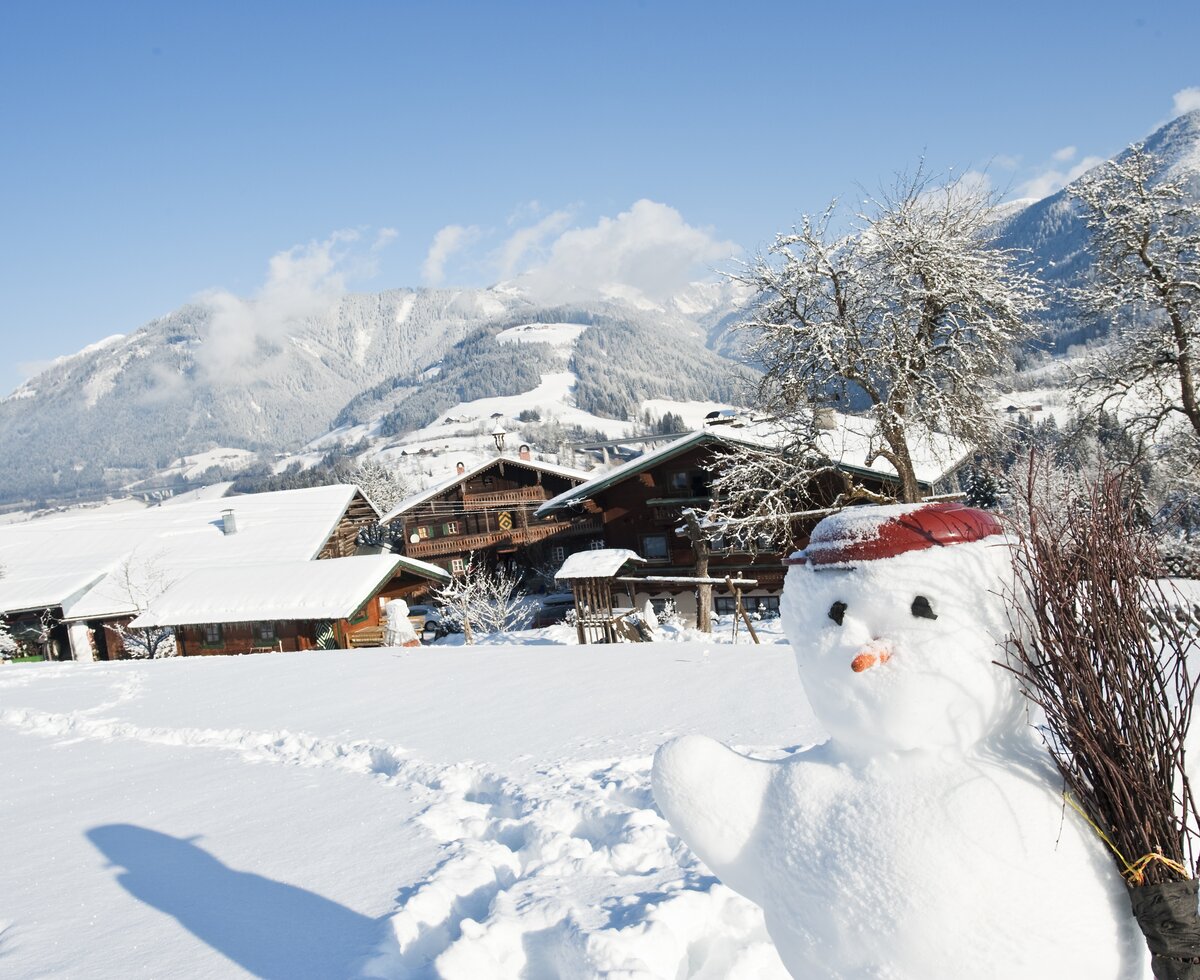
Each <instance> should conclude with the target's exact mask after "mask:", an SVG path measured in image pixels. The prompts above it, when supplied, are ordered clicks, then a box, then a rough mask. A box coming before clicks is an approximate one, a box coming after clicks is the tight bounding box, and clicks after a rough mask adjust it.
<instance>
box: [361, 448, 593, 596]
mask: <svg viewBox="0 0 1200 980" xmlns="http://www.w3.org/2000/svg"><path fill="white" fill-rule="evenodd" d="M586 480H587V474H586V473H582V472H580V471H578V470H572V469H568V468H567V467H565V466H556V465H554V464H552V463H545V462H542V461H540V460H534V459H532V458H531V456H530V453H529V448H528V447H527V446H522V447H521V450H520V452H519V454H517V455H516V456H497V457H495V458H493V459H489V460H486V461H485V462H483V463H480V464H479V465H477V466H474V467H471V468H467V467H466V466H464V465H463V464H461V463H460V464H458V467H457V471H456V472H455V474H454V475H453V476H452V477H450V478H449V479H447V480H444V481H442V482H441V483H439V484H437V485H435V486H433V487H430V488H429V489H427V490H425V491H423V492H421V493H418V494H415V495H414V496H412V497H409V498H408V499H407V500H405V501H403V502H401V503H400V504H399V505H398V506H397V507H395V508H394V509H393V510H392V511H391V512H389V513H388V514H387V515H386V516H385V517H384V523H385V524H386V525H387V528H388V531H389V532H390V540H391V541H392V547H393V548H394V549H395V550H397V551H399V552H400V553H402V554H404V555H406V556H407V557H409V558H418V559H421V560H422V561H427V562H432V563H434V564H437V565H440V566H441V567H442V568H444V569H446V570H447V571H448V572H450V573H451V574H457V573H459V572H461V571H462V570H463V569H464V568H465V567H466V565H467V563H468V562H469V561H470V560H471V556H472V555H476V556H479V557H481V558H483V559H485V560H487V561H490V562H497V561H511V562H513V563H515V564H516V565H518V566H519V567H521V568H522V569H526V570H528V569H538V568H539V567H543V566H551V565H552V566H553V567H554V568H557V567H558V566H559V565H561V564H562V562H563V559H564V558H565V557H566V555H567V554H568V553H569V552H571V551H576V550H579V549H580V548H583V547H587V546H588V543H589V542H591V541H595V540H598V539H599V538H600V536H601V534H602V521H601V520H600V518H599V516H598V515H596V514H583V513H567V512H556V513H552V514H546V515H538V514H537V513H536V512H537V510H538V508H539V507H541V506H542V505H543V504H544V503H546V501H548V500H550V499H551V498H554V497H557V496H559V495H561V494H564V493H569V492H570V491H571V490H572V488H574V487H577V486H579V485H580V484H581V483H583V482H585V481H586Z"/></svg>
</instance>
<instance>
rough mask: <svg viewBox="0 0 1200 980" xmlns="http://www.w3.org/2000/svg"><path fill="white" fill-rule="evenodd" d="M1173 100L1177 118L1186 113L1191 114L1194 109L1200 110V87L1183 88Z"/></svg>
mask: <svg viewBox="0 0 1200 980" xmlns="http://www.w3.org/2000/svg"><path fill="white" fill-rule="evenodd" d="M1171 98H1172V100H1173V103H1174V106H1175V113H1174V114H1175V115H1176V116H1182V115H1183V114H1184V113H1185V112H1191V111H1192V110H1193V109H1200V86H1197V85H1193V86H1192V87H1191V88H1181V89H1180V90H1179V91H1178V92H1176V93H1175V94H1174V95H1173V96H1172V97H1171Z"/></svg>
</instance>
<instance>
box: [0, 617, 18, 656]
mask: <svg viewBox="0 0 1200 980" xmlns="http://www.w3.org/2000/svg"><path fill="white" fill-rule="evenodd" d="M20 649H21V647H20V645H19V644H18V643H17V641H16V640H14V639H13V635H12V634H11V633H10V632H9V631H8V627H7V626H5V625H4V623H0V660H11V659H12V658H13V657H15V656H16V655H17V653H18V651H19V650H20Z"/></svg>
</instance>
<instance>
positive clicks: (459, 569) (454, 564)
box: [450, 558, 467, 575]
mask: <svg viewBox="0 0 1200 980" xmlns="http://www.w3.org/2000/svg"><path fill="white" fill-rule="evenodd" d="M466 570H467V566H466V563H465V562H464V561H463V560H462V559H461V558H451V559H450V574H451V575H461V574H462V573H463V572H465V571H466Z"/></svg>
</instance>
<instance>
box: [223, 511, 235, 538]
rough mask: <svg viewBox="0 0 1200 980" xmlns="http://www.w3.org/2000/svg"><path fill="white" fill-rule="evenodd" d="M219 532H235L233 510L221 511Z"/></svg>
mask: <svg viewBox="0 0 1200 980" xmlns="http://www.w3.org/2000/svg"><path fill="white" fill-rule="evenodd" d="M221 533H223V534H227V535H228V534H237V518H236V517H234V516H233V510H232V509H231V510H223V511H221Z"/></svg>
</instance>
